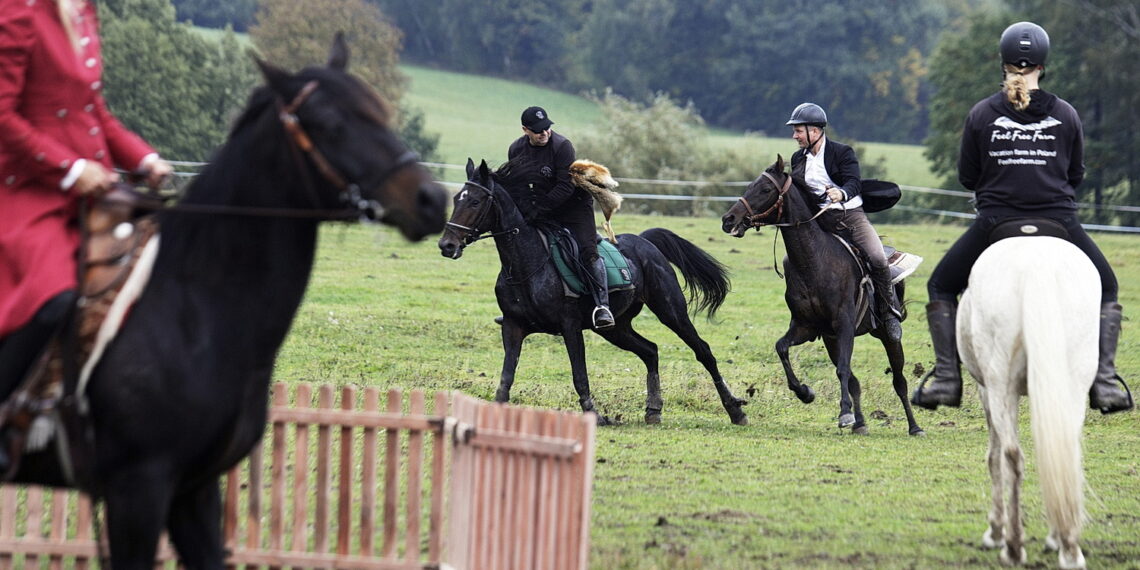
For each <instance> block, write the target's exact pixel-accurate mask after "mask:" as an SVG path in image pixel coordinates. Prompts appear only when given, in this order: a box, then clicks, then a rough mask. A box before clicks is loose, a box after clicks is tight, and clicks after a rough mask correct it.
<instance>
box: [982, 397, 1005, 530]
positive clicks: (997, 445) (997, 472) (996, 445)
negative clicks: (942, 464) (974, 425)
mask: <svg viewBox="0 0 1140 570" xmlns="http://www.w3.org/2000/svg"><path fill="white" fill-rule="evenodd" d="M978 394H979V395H980V396H981V399H982V409H983V410H985V413H986V426H987V431H988V432H989V441H988V447H987V449H986V466H987V467H989V471H990V514H989V517H988V519H987V522H988V523H989V525H988V526H987V527H986V532H985V533H984V534H982V546H984V547H986V548H1005V502H1004V501H1003V497H1002V496H1003V494H1004V491H1005V477H1004V475H1003V474H1002V470H1003V469H1004V464H1003V462H1002V455H1001V440H1000V439H998V434H997V428H996V427H995V424H994V415H993V412H991V411H990V406H991V405H992V404H991V403H990V400H989V395H988V394H987V390H986V388H985V386H978Z"/></svg>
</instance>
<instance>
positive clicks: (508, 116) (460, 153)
mask: <svg viewBox="0 0 1140 570" xmlns="http://www.w3.org/2000/svg"><path fill="white" fill-rule="evenodd" d="M401 69H402V70H403V71H404V72H405V73H406V74H407V75H408V76H409V77H410V78H411V81H410V86H409V89H408V92H407V94H406V95H405V96H404V102H405V103H407V104H410V105H411V106H413V107H417V108H419V109H421V110H423V112H424V119H425V124H426V127H427V129H428V130H429V131H432V132H436V133H439V134H440V144H439V154H440V156H441V159H442V160H443V162H446V163H450V164H463V163H465V162H466V161H467V158H468V157H472V158H475V159H476V160H478V159H479V158H486V159H487V160H488V162H491V163H493V164H495V163H498V162H501V161H504V160H506V158H507V156H506V152H507V146H508V145H509V144H510V142H511V141H512V140H514V139H515V138H517V137H518V136H519V135H520V132H519V115H520V114H521V113H522V110H523V109H525V108H526V107H528V106H530V105H541V106H542V107H545V108H546V109H547V110H548V111H550V114H551V116H552V117H553V118H554V121H555V123H556V125H557V126H556V127H555V129H556V130H558V132H560V133H562V134H564V135H566V136H568V137H570V139H571V140H573V139H574V138H575V136H576V135H579V134H581V133H584V132H587V131H588V130H590V129H594V128H596V127H597V125H599V124H601V121H603V120H604V118H603V117H602V114H601V112H600V111H599V109H598V107H597V105H595V104H594V103H593V102H591V101H590V100H588V99H586V98H585V97H582V96H579V95H571V94H568V93H562V92H559V91H554V90H551V89H546V88H544V87H541V86H538V85H528V84H525V83H519V82H515V81H508V80H504V79H496V78H491V77H483V76H477V75H467V74H462V73H452V72H447V71H440V70H435V69H428V68H424V67H417V66H411V65H405V66H402V67H401ZM783 121H784V118H783V117H772V124H773V131H772V132H773V133H779V132H783V131H782V128H783V127H782V126H781V125H782V124H783ZM709 137H710V144H711V145H712V146H713V147H714V148H721V149H726V150H727V149H735V150H743V151H744V153H746V154H747V155H748V156H755V157H756V163H755V165H754V166H755V169H756V172H757V173H759V172H760V170H761V169H763V168H764V167H765V166H767V165H768V164H770V163H771V162H772V161H773V160H775V157H776V153H783V154H784V156H785V157H787V156H788V155H790V154H791V153H792V152H793V151H794V150H795V149H796V146H795V142H793V141H792V140H791V137H790V136H788V137H778V138H773V137H766V136H760V135H754V134H745V133H741V132H732V131H727V130H722V129H710V130H709ZM862 144H863V156H861V157H860V158H861V160H863V161H864V162H874V161H877V160H879V159H880V157H882V158H885V160H886V163H885V164H886V168H887V178H889V179H891V180H894V181H895V182H898V183H900V184H909V185H913V186H937V185H938V179H937V178H936V177H935V176H934V175H933V174H932V173H931V172H930V168H929V163H928V162H927V160H926V158H925V157H923V156H922V152H923V147H921V146H917V145H899V144H886V143H862ZM599 160H601V161H602V162H605V158H604V157H599ZM617 174H618V175H619V176H620V173H617ZM454 176H458V174H455V173H449V175H448V176H447V179H448V180H455V179H457V178H454Z"/></svg>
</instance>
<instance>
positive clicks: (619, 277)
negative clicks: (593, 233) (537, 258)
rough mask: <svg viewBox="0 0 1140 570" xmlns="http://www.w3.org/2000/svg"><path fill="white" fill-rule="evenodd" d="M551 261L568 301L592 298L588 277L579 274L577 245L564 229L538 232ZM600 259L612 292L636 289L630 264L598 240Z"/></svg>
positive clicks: (618, 253)
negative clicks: (568, 298) (585, 296)
mask: <svg viewBox="0 0 1140 570" xmlns="http://www.w3.org/2000/svg"><path fill="white" fill-rule="evenodd" d="M539 235H541V236H542V239H543V242H544V243H545V244H546V247H547V250H548V251H549V252H550V259H551V260H552V261H554V266H555V267H557V268H558V274H559V275H560V276H561V277H562V286H563V290H564V292H565V293H566V296H567V297H579V296H581V295H589V294H590V291H589V289H587V288H586V286H585V283H586V281H588V280H589V278H588V277H586V276H584V275H580V274H579V270H580V267H579V265H580V263H579V262H578V244H577V243H576V242H575V241H574V238H573V237H572V236H571V235H570V232H568V231H567V230H566V229H565V228H553V227H546V228H543V229H542V231H540V232H539ZM597 240H598V257H600V258H602V260H604V261H605V264H606V283H607V285H608V287H609V290H610V291H622V290H627V289H633V275H632V274H631V273H630V271H629V260H627V259H626V258H625V256H624V255H622V254H621V252H620V251H618V248H617V246H616V245H614V244H612V243H610V242H609V241H608V240H605V239H602V237H601V236H598V237H597Z"/></svg>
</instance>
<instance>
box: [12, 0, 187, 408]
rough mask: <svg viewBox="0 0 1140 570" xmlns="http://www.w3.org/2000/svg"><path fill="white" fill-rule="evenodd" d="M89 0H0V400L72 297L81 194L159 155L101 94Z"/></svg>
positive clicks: (152, 177) (154, 173) (160, 174)
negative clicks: (125, 124) (117, 115)
mask: <svg viewBox="0 0 1140 570" xmlns="http://www.w3.org/2000/svg"><path fill="white" fill-rule="evenodd" d="M102 70H103V60H102V56H101V55H100V44H99V35H98V29H97V21H96V14H95V6H94V5H92V4H91V2H90V0H0V400H3V399H6V398H7V396H8V395H9V394H10V393H11V392H12V390H14V389H15V387H16V385H17V383H18V382H19V380H20V379H22V377H23V375H24V372H25V371H26V369H27V367H28V366H29V365H30V364H31V362H32V361H33V360H34V359H35V357H36V356H37V355H38V353H39V352H40V351H41V350H42V348H43V346H44V345H45V344H46V342H47V340H48V339H49V338H50V336H51V335H52V334H53V333H54V332H55V331H56V330H57V329H58V328H59V327H60V325H61V324H62V323H63V322H64V319H65V318H66V317H67V315H68V314H69V313H70V310H71V307H72V305H73V304H74V302H75V288H76V257H75V253H76V250H77V248H78V245H79V234H78V230H77V227H76V223H75V216H76V205H77V202H78V200H79V198H80V196H83V195H87V194H97V193H100V192H103V191H106V190H107V189H108V188H110V186H111V185H112V184H113V183H114V182H116V181H117V180H118V175H117V174H116V173H115V172H114V171H113V170H112V168H113V167H115V166H119V167H121V168H124V169H127V170H138V171H147V172H149V175H148V182H150V183H152V184H157V183H158V182H159V181H160V180H162V179H163V178H165V177H166V176H168V175H169V174H170V173H171V168H170V165H169V164H168V163H166V162H165V161H163V160H161V159H160V158H158V154H157V153H156V152H155V151H154V149H152V148H151V147H150V146H149V145H148V144H146V143H145V142H144V141H143V140H142V139H141V138H139V137H138V136H137V135H135V134H133V133H131V132H130V131H128V130H127V129H126V128H124V127H123V125H121V124H120V123H119V121H117V120H116V119H115V118H114V117H113V116H111V113H110V112H109V111H108V110H107V107H106V105H105V103H104V101H103V95H102V91H103V83H102Z"/></svg>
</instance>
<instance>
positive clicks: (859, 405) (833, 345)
mask: <svg viewBox="0 0 1140 570" xmlns="http://www.w3.org/2000/svg"><path fill="white" fill-rule="evenodd" d="M823 346H825V347H827V355H828V356H829V357H831V363H832V364H834V365H835V370H836V372H837V373H838V371H839V363H840V362H841V360H840V358H841V356H840V351H839V344H838V342H837V339H836V338H835V337H827V336H825V337H823ZM848 362H850V358H848ZM848 368H850V366H849V367H848ZM848 376H849V378H850V380H849V384H848V392H849V393H850V394H851V403H852V405H853V408H854V414H853V417H854V423H852V424H851V432H852V433H855V434H858V435H867V434H868V433H870V430H869V429H867V422H866V420H865V419H864V418H863V388H862V385H860V384H859V378H858V377H856V376H855V373H853V372H851V373H849V375H848ZM840 385H842V380H841V381H840ZM839 422H840V423H839V427H843V417H842V415H840V418H839Z"/></svg>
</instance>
